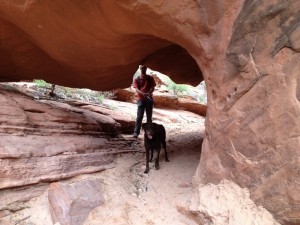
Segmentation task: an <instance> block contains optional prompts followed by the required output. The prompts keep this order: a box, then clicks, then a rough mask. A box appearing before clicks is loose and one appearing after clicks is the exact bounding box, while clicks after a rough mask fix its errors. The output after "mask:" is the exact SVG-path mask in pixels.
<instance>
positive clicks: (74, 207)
mask: <svg viewBox="0 0 300 225" xmlns="http://www.w3.org/2000/svg"><path fill="white" fill-rule="evenodd" d="M48 198H49V203H50V209H51V215H52V219H53V223H56V222H59V224H61V225H81V224H83V222H84V221H85V219H86V217H87V216H88V215H89V212H90V211H91V210H92V209H94V208H95V207H97V206H99V205H100V204H102V203H104V198H103V196H102V191H101V182H100V181H99V180H83V181H79V182H73V183H69V184H63V183H52V184H51V185H50V187H49V193H48Z"/></svg>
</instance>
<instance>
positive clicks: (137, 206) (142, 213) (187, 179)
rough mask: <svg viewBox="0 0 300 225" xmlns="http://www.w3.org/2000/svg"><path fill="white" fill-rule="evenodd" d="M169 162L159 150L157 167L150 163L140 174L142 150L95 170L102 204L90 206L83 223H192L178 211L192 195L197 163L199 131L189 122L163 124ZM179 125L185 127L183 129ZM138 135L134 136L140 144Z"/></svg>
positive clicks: (186, 205)
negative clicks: (102, 193)
mask: <svg viewBox="0 0 300 225" xmlns="http://www.w3.org/2000/svg"><path fill="white" fill-rule="evenodd" d="M166 128H167V131H168V141H167V149H168V152H169V159H170V162H165V161H164V154H163V153H162V154H161V160H160V170H155V168H154V163H152V164H151V165H150V173H149V174H148V175H146V174H144V173H143V171H144V170H145V154H143V153H136V154H126V155H122V156H120V157H119V158H118V159H117V160H116V167H115V168H113V169H110V170H106V171H105V172H103V173H101V174H99V176H100V177H101V179H102V180H103V192H104V193H105V204H104V205H101V206H100V207H98V208H96V209H94V210H93V211H92V212H91V213H90V215H89V217H88V219H87V220H86V222H85V223H84V225H96V224H106V225H110V224H120V225H121V224H124V225H125V224H132V225H141V224H146V225H156V224H157V225H158V224H172V225H181V224H188V225H194V224H196V223H195V222H193V221H192V220H189V219H188V218H187V217H186V216H184V215H182V214H181V213H179V212H178V210H177V207H188V206H189V204H190V200H191V198H192V193H193V189H192V184H191V182H192V179H193V175H194V172H195V170H196V167H197V165H198V163H199V158H200V151H201V143H202V139H201V136H203V132H202V131H201V130H199V127H198V128H197V127H195V126H191V124H189V126H188V124H185V125H184V124H181V125H180V126H179V127H177V128H176V127H169V126H166ZM182 129H187V130H185V132H184V133H183V130H182ZM141 141H142V140H141V139H139V140H138V142H139V143H140V147H141V148H142V143H141Z"/></svg>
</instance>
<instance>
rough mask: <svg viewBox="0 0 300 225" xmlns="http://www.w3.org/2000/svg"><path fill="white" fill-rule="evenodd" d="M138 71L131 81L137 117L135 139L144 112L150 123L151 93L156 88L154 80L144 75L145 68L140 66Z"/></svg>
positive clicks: (151, 110) (138, 132) (151, 109)
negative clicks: (137, 74) (134, 92)
mask: <svg viewBox="0 0 300 225" xmlns="http://www.w3.org/2000/svg"><path fill="white" fill-rule="evenodd" d="M140 70H141V74H140V75H139V76H137V77H136V78H135V79H134V80H133V87H134V88H135V91H136V100H137V117H136V122H135V128H134V133H133V137H135V138H137V137H138V136H139V134H140V130H141V126H142V121H143V117H144V112H145V110H146V116H147V123H152V112H153V91H154V88H155V86H156V83H155V80H154V78H153V77H152V76H150V75H148V74H147V73H146V72H147V67H146V66H143V65H141V66H140Z"/></svg>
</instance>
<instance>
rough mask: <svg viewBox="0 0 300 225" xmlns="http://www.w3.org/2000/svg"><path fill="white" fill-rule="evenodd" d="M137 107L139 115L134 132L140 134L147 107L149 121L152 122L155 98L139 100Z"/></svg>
mask: <svg viewBox="0 0 300 225" xmlns="http://www.w3.org/2000/svg"><path fill="white" fill-rule="evenodd" d="M137 107H138V108H137V116H136V122H135V128H134V133H135V134H137V135H139V134H140V130H141V126H142V121H143V117H144V112H145V109H146V116H147V123H151V122H152V111H153V100H149V99H146V100H139V101H138V102H137Z"/></svg>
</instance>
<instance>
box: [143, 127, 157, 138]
mask: <svg viewBox="0 0 300 225" xmlns="http://www.w3.org/2000/svg"><path fill="white" fill-rule="evenodd" d="M142 129H143V130H144V131H145V135H146V136H147V138H148V139H150V140H151V139H152V138H153V136H154V134H155V125H154V124H153V123H143V124H142Z"/></svg>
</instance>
